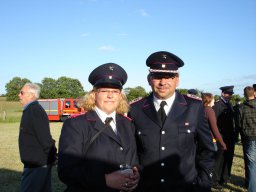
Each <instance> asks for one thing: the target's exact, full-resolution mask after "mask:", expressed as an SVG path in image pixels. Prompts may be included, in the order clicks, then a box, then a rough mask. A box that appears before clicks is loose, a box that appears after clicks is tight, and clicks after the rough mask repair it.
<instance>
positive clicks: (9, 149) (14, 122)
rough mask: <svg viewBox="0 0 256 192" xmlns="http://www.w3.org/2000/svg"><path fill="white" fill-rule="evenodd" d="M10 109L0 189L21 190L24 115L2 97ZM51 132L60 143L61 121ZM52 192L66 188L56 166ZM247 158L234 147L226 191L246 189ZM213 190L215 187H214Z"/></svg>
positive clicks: (1, 143)
mask: <svg viewBox="0 0 256 192" xmlns="http://www.w3.org/2000/svg"><path fill="white" fill-rule="evenodd" d="M4 110H5V111H6V112H7V115H8V116H7V117H8V118H9V120H8V119H5V120H3V119H2V116H1V117H0V118H1V120H0V192H18V191H19V185H20V178H21V173H22V169H23V164H22V163H21V162H20V157H19V149H18V134H19V121H20V117H21V106H20V105H19V103H18V102H6V101H5V99H3V98H1V97H0V113H1V114H2V112H3V111H4ZM50 127H51V133H52V136H53V138H54V139H55V141H56V146H58V141H59V135H60V131H61V127H62V123H51V124H50ZM52 182H53V192H60V191H64V189H65V186H64V184H62V183H61V182H60V180H59V179H58V176H57V170H56V167H54V169H53V171H52ZM243 182H244V161H243V152H242V146H241V144H237V145H236V148H235V156H234V161H233V167H232V177H231V182H230V183H228V184H227V185H226V186H225V188H224V189H223V190H222V191H223V192H230V191H234V192H245V191H247V190H245V189H244V188H243V187H242V186H243ZM213 191H214V190H213Z"/></svg>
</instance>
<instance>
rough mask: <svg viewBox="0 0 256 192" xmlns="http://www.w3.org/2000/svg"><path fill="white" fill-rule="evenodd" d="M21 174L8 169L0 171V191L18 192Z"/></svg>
mask: <svg viewBox="0 0 256 192" xmlns="http://www.w3.org/2000/svg"><path fill="white" fill-rule="evenodd" d="M21 174H22V173H21V172H18V171H13V170H9V169H3V168H1V169H0V191H1V192H18V191H19V186H20V178H21Z"/></svg>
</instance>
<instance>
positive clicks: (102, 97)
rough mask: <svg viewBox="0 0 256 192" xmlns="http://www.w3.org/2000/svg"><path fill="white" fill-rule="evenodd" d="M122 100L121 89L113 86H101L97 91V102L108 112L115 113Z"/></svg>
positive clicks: (97, 104) (100, 107) (99, 106)
mask: <svg viewBox="0 0 256 192" xmlns="http://www.w3.org/2000/svg"><path fill="white" fill-rule="evenodd" d="M120 100H121V91H120V90H119V89H113V88H99V89H97V90H96V92H95V104H96V106H97V107H98V108H99V109H101V110H102V111H104V112H105V113H106V114H110V113H113V112H114V111H115V110H116V108H117V107H118V105H119V103H120Z"/></svg>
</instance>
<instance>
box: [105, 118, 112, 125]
mask: <svg viewBox="0 0 256 192" xmlns="http://www.w3.org/2000/svg"><path fill="white" fill-rule="evenodd" d="M112 120H113V118H112V117H107V118H106V120H105V125H109V124H110V122H111V121H112Z"/></svg>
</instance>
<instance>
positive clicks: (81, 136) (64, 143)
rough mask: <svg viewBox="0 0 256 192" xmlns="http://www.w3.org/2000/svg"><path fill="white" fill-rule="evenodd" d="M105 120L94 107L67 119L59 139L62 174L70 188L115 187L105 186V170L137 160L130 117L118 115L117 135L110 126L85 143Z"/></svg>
mask: <svg viewBox="0 0 256 192" xmlns="http://www.w3.org/2000/svg"><path fill="white" fill-rule="evenodd" d="M103 127H104V124H103V123H102V121H101V120H100V118H99V117H98V115H97V114H96V112H95V111H89V112H87V113H85V114H84V115H80V116H77V117H75V118H71V119H67V120H66V121H65V122H64V125H63V128H62V131H61V136H60V141H59V162H58V174H59V178H60V179H61V180H62V181H63V182H64V183H65V184H66V185H67V186H68V190H67V191H99V192H104V191H116V190H113V189H110V188H108V187H107V186H106V182H105V174H108V173H111V172H113V171H117V170H120V165H123V164H128V165H131V166H134V165H135V164H137V156H136V142H135V136H134V134H135V130H134V127H133V125H132V123H131V120H130V119H128V118H127V117H124V116H121V115H118V114H117V115H116V127H117V135H116V134H115V133H114V131H113V130H112V128H111V127H107V128H106V129H105V130H104V131H103V132H102V133H101V134H100V135H99V136H98V137H97V139H96V140H95V141H94V142H93V143H92V144H91V145H90V147H89V149H88V151H87V153H86V155H85V146H86V145H87V143H88V142H89V141H90V140H91V139H92V137H93V136H94V135H95V134H96V133H97V132H98V131H99V130H101V129H102V128H103Z"/></svg>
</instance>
